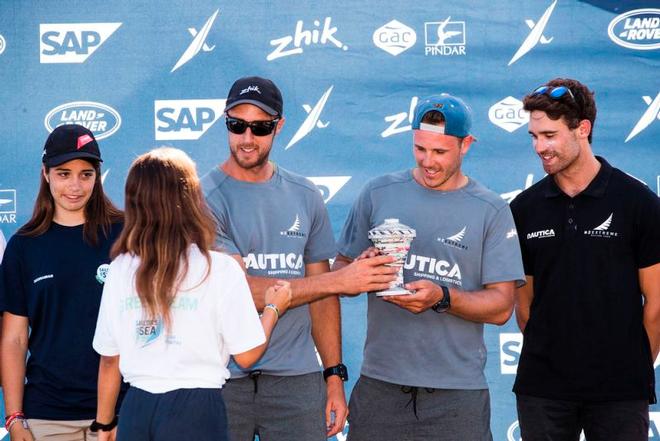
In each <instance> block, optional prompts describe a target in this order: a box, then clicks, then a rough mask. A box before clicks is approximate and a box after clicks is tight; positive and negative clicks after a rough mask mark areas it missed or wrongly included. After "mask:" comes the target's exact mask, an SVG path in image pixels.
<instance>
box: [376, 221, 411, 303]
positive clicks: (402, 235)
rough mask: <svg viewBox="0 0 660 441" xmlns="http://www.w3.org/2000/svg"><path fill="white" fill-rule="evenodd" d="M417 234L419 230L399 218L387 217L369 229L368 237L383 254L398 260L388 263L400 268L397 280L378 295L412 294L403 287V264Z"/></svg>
mask: <svg viewBox="0 0 660 441" xmlns="http://www.w3.org/2000/svg"><path fill="white" fill-rule="evenodd" d="M416 235H417V232H416V231H415V230H413V229H412V228H410V227H409V226H407V225H403V224H400V223H399V219H385V222H383V223H382V224H380V225H378V226H377V227H374V228H373V229H371V230H369V233H368V237H369V240H371V241H372V242H373V243H374V245H375V246H376V248H378V250H380V252H381V254H384V255H386V256H393V257H394V258H396V260H395V261H394V262H392V263H388V264H387V265H388V266H394V267H398V268H399V272H398V273H397V275H396V280H394V281H393V282H392V283H390V287H389V288H388V289H386V290H385V291H380V292H378V293H377V294H376V295H377V296H379V297H382V296H400V295H404V294H411V292H410V291H408V290H407V289H405V288H404V287H403V264H404V263H405V262H406V256H407V255H408V251H410V244H411V243H412V241H413V239H414V238H415V236H416Z"/></svg>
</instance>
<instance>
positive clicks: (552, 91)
mask: <svg viewBox="0 0 660 441" xmlns="http://www.w3.org/2000/svg"><path fill="white" fill-rule="evenodd" d="M566 94H568V95H569V96H570V97H571V98H573V101H575V102H576V103H577V101H576V100H575V95H573V92H571V89H569V88H568V87H566V86H557V87H552V86H541V87H538V88H537V89H536V90H534V92H532V95H548V96H549V97H550V98H552V99H554V100H558V99H561V97H563V96H564V95H566Z"/></svg>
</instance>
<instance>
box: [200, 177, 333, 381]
mask: <svg viewBox="0 0 660 441" xmlns="http://www.w3.org/2000/svg"><path fill="white" fill-rule="evenodd" d="M202 188H203V189H204V194H205V197H206V201H207V203H208V205H209V207H210V208H211V211H212V212H213V214H214V215H215V217H216V219H217V221H218V245H219V246H220V247H221V249H222V251H225V252H226V253H228V254H240V255H241V257H243V262H244V263H245V267H246V269H247V272H248V274H250V275H252V276H259V277H270V278H274V279H295V278H300V277H304V276H305V265H306V264H309V263H315V262H320V261H323V260H327V259H330V258H332V257H334V256H335V254H336V248H335V241H334V237H333V234H332V228H331V225H330V221H329V219H328V213H327V210H326V208H325V205H324V204H323V199H322V197H321V193H320V192H319V191H318V189H317V188H316V186H315V185H314V184H313V183H312V182H311V181H309V180H308V179H306V178H304V177H302V176H298V175H296V174H293V173H291V172H289V171H287V170H284V169H282V168H280V167H276V169H275V173H274V174H273V176H272V178H271V179H269V180H268V181H266V182H259V183H253V182H244V181H239V180H236V179H234V178H232V177H230V176H228V175H227V174H225V173H224V172H223V171H222V170H220V169H219V168H217V167H216V168H214V169H213V170H211V171H210V172H209V173H208V174H207V175H205V176H204V177H203V178H202ZM229 368H230V371H231V375H232V377H233V378H238V377H243V376H245V375H246V374H247V372H249V371H251V370H256V369H259V370H261V371H262V372H263V373H265V374H271V375H301V374H307V373H310V372H318V371H319V369H320V365H319V362H318V358H317V356H316V352H315V349H314V341H313V339H312V335H311V322H310V316H309V307H308V306H307V305H302V306H299V307H297V308H292V309H289V310H288V311H287V313H286V314H285V315H284V316H283V317H282V319H281V320H280V321H279V322H278V324H277V326H276V327H275V330H274V331H273V334H272V336H271V340H270V344H269V346H268V349H267V350H266V353H265V354H264V356H263V357H262V358H261V360H260V361H259V362H258V363H257V364H255V365H254V366H252V367H251V368H250V369H248V370H241V369H240V368H239V367H238V366H237V365H236V364H235V363H234V362H233V361H232V362H231V363H230V365H229Z"/></svg>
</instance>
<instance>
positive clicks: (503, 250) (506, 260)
mask: <svg viewBox="0 0 660 441" xmlns="http://www.w3.org/2000/svg"><path fill="white" fill-rule="evenodd" d="M481 278H482V280H481V283H482V284H484V285H486V284H488V283H497V282H508V281H516V286H518V287H520V286H522V285H524V284H525V274H524V271H523V264H522V258H521V255H520V243H519V242H518V232H517V230H516V225H515V223H514V222H513V216H512V215H511V210H510V209H509V206H508V205H505V206H503V207H502V208H500V209H499V210H498V211H497V212H496V213H495V214H494V216H493V217H492V218H491V219H490V221H489V222H488V226H487V230H486V236H485V238H484V246H483V257H482V261H481Z"/></svg>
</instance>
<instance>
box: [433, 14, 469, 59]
mask: <svg viewBox="0 0 660 441" xmlns="http://www.w3.org/2000/svg"><path fill="white" fill-rule="evenodd" d="M450 20H451V17H447V18H446V19H445V20H444V21H436V22H426V23H424V41H425V45H426V49H425V50H424V54H425V55H442V56H445V55H465V22H464V21H450Z"/></svg>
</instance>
